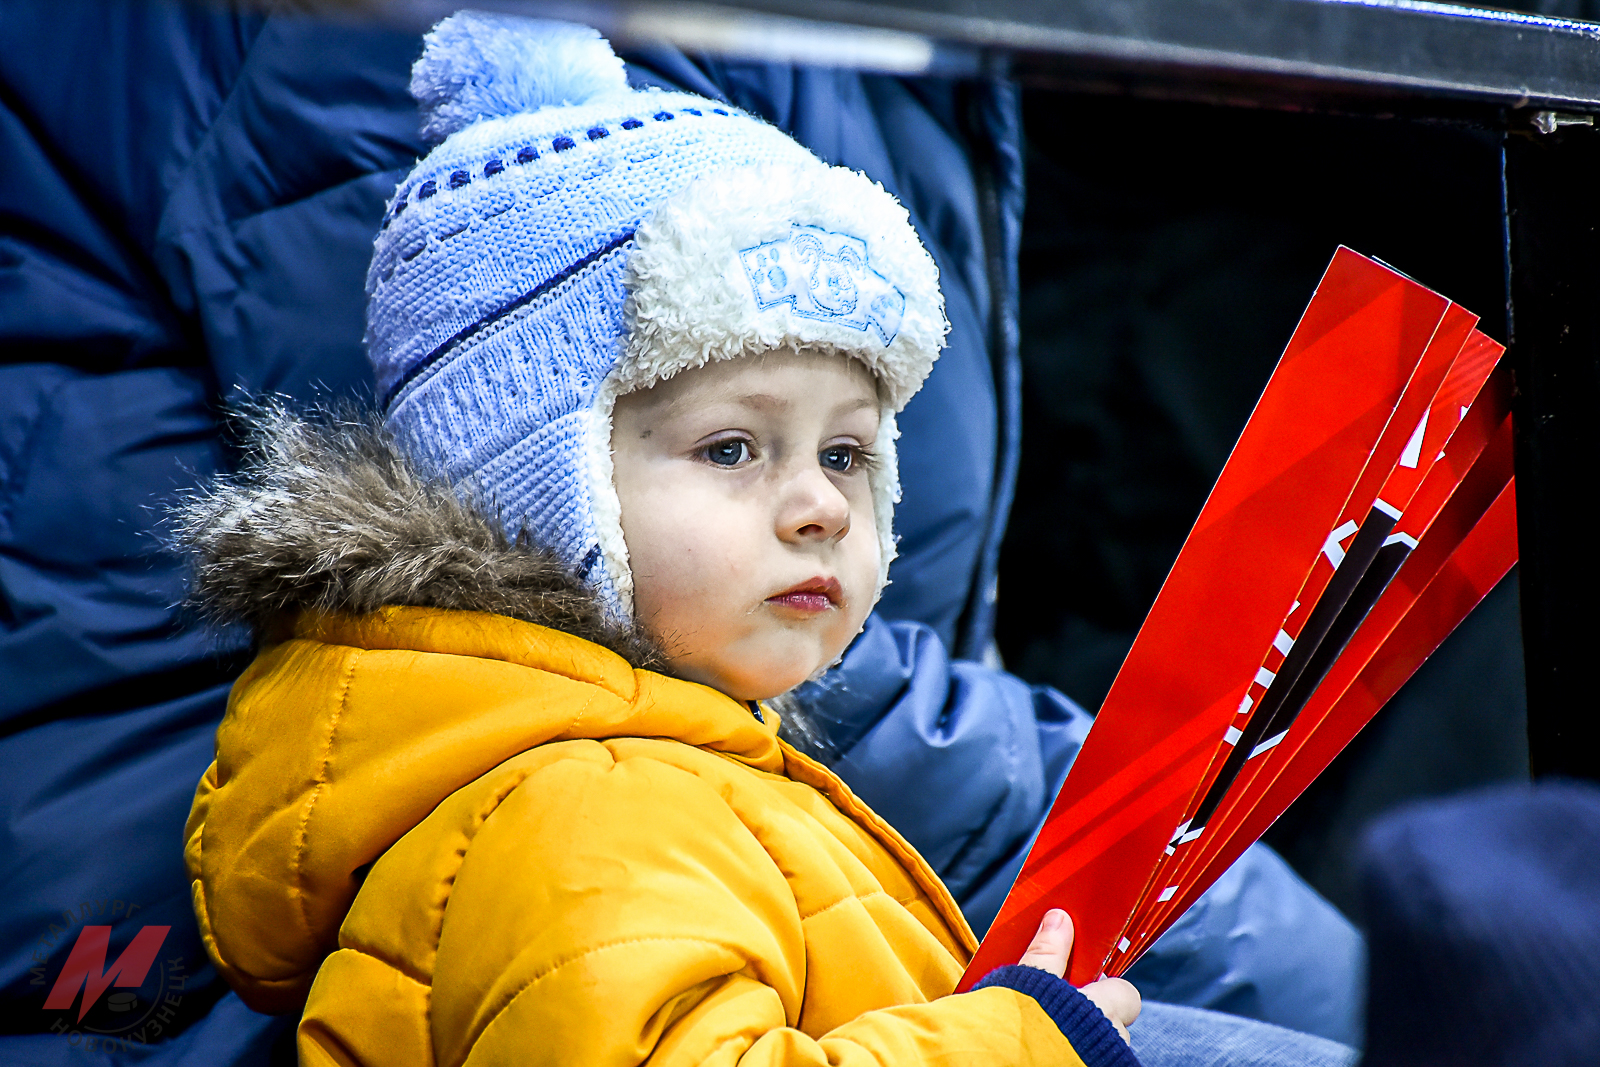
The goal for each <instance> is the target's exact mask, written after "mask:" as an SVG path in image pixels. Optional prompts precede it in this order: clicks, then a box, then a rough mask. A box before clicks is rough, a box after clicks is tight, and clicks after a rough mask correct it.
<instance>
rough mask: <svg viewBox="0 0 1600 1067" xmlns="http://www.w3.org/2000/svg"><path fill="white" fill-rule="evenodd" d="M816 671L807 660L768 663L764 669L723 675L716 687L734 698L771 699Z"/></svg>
mask: <svg viewBox="0 0 1600 1067" xmlns="http://www.w3.org/2000/svg"><path fill="white" fill-rule="evenodd" d="M816 672H817V664H814V663H811V662H810V661H809V660H807V661H806V662H804V663H793V664H791V663H785V664H781V665H780V664H769V665H767V666H766V667H765V668H764V669H760V670H754V671H740V672H739V673H738V674H737V675H734V676H731V677H724V678H723V679H722V684H721V685H719V686H717V688H718V689H721V690H722V691H723V692H724V693H726V694H727V695H728V696H731V697H733V698H734V699H735V700H771V699H772V698H773V697H775V696H781V695H782V694H784V693H787V692H788V691H789V690H791V689H793V688H794V687H795V686H797V685H799V684H800V683H801V682H803V681H805V680H806V679H807V678H810V677H811V676H812V675H814V674H815V673H816Z"/></svg>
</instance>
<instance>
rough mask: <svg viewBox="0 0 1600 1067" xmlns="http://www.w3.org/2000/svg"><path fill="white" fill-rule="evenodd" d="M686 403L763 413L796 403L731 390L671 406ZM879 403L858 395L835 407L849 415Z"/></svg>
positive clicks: (782, 397)
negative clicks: (737, 408) (738, 407)
mask: <svg viewBox="0 0 1600 1067" xmlns="http://www.w3.org/2000/svg"><path fill="white" fill-rule="evenodd" d="M685 404H692V405H693V406H694V407H697V408H698V407H702V406H707V405H710V404H735V405H739V406H742V407H749V408H753V409H754V410H756V411H760V412H763V413H770V412H773V411H781V410H783V409H784V408H787V407H791V406H792V405H793V404H794V398H793V397H789V396H780V395H778V394H776V393H735V392H732V391H729V392H727V393H722V394H720V395H717V394H713V395H711V396H709V397H704V398H702V399H700V400H699V401H690V400H689V399H688V398H687V397H684V398H679V399H677V400H674V401H673V402H672V405H671V407H672V408H681V407H683V406H684V405H685ZM878 405H879V401H878V398H877V397H875V396H873V397H865V396H862V397H856V398H855V399H853V400H849V401H846V402H844V403H841V404H840V405H839V406H838V407H837V408H835V413H836V414H839V415H848V414H851V413H853V412H857V411H862V410H866V409H871V410H874V411H875V410H877V408H878Z"/></svg>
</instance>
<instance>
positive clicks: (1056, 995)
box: [972, 964, 1139, 1067]
mask: <svg viewBox="0 0 1600 1067" xmlns="http://www.w3.org/2000/svg"><path fill="white" fill-rule="evenodd" d="M989 986H1002V987H1004V988H1006V989H1014V990H1016V991H1017V992H1018V993H1022V994H1024V995H1025V996H1030V997H1032V998H1033V999H1034V1000H1036V1001H1038V1002H1039V1007H1041V1008H1043V1009H1044V1011H1045V1014H1046V1015H1048V1016H1050V1018H1051V1019H1052V1020H1053V1021H1054V1022H1055V1024H1056V1026H1057V1027H1058V1028H1059V1029H1060V1030H1061V1033H1062V1036H1064V1037H1065V1038H1066V1039H1067V1040H1068V1041H1070V1042H1072V1050H1073V1051H1074V1052H1076V1053H1077V1054H1078V1058H1079V1059H1081V1060H1082V1061H1083V1062H1084V1064H1085V1067H1139V1060H1138V1057H1136V1056H1135V1055H1134V1054H1133V1050H1132V1049H1131V1048H1129V1047H1128V1043H1127V1042H1126V1041H1124V1040H1122V1035H1121V1034H1119V1033H1117V1028H1116V1027H1115V1026H1112V1025H1111V1020H1110V1019H1107V1018H1106V1016H1105V1013H1104V1012H1102V1011H1101V1010H1100V1009H1099V1008H1098V1007H1096V1006H1095V1003H1094V1001H1092V1000H1090V999H1089V998H1088V997H1086V996H1084V995H1083V994H1082V993H1080V992H1078V991H1077V990H1076V989H1074V988H1073V987H1072V983H1071V982H1068V981H1067V980H1066V979H1064V978H1057V977H1056V976H1055V975H1053V974H1051V973H1050V972H1049V971H1042V970H1040V969H1039V968H1037V967H1024V966H1022V965H1021V964H1014V965H1012V966H1010V967H996V968H995V969H994V970H992V971H990V972H989V973H988V974H986V975H984V976H983V978H982V979H981V980H980V981H979V982H978V984H977V985H975V986H973V987H972V988H973V989H974V990H977V989H986V988H988V987H989Z"/></svg>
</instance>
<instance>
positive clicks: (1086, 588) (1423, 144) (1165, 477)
mask: <svg viewBox="0 0 1600 1067" xmlns="http://www.w3.org/2000/svg"><path fill="white" fill-rule="evenodd" d="M1025 129H1026V132H1027V137H1028V147H1029V154H1028V197H1029V200H1028V209H1027V216H1026V221H1025V225H1024V250H1023V257H1022V265H1021V272H1022V298H1021V299H1022V350H1023V361H1024V375H1025V377H1024V388H1025V399H1024V423H1023V458H1022V469H1021V473H1020V480H1019V485H1018V491H1017V501H1016V504H1015V507H1014V509H1013V512H1012V518H1011V525H1010V531H1009V534H1008V537H1007V540H1006V544H1005V548H1004V553H1003V556H1002V564H1001V586H1000V609H999V632H998V641H999V645H1000V649H1001V653H1002V655H1003V656H1004V658H1005V662H1006V664H1007V666H1008V667H1010V668H1011V669H1013V670H1015V671H1017V672H1018V673H1019V674H1021V675H1022V676H1023V677H1025V678H1027V679H1028V680H1030V681H1035V682H1045V683H1049V684H1053V685H1056V686H1058V687H1060V688H1061V689H1063V690H1064V691H1065V692H1067V693H1068V694H1070V695H1072V696H1073V697H1075V698H1076V699H1078V700H1079V701H1081V702H1083V703H1085V704H1086V705H1089V706H1095V705H1097V704H1098V703H1099V702H1100V701H1101V700H1102V699H1103V698H1104V695H1105V693H1106V691H1107V689H1108V688H1109V687H1110V684H1111V681H1112V678H1113V677H1114V676H1115V673H1116V669H1117V667H1118V666H1119V665H1120V663H1121V661H1122V657H1123V655H1124V654H1125V653H1126V651H1127V649H1128V646H1129V645H1130V644H1131V642H1132V640H1133V635H1134V633H1135V631H1136V630H1137V628H1138V625H1139V623H1140V621H1141V620H1142V619H1143V617H1144V615H1145V612H1146V611H1147V610H1148V608H1149V606H1150V604H1151V602H1152V601H1153V600H1154V598H1155V595H1156V592H1157V591H1158V589H1159V588H1160V585H1161V581H1162V579H1163V578H1164V577H1165V576H1166V572H1167V570H1168V568H1169V567H1170V566H1171V563H1172V560H1173V559H1174V558H1175V557H1176V555H1177V552H1178V549H1179V547H1180V546H1181V544H1182V542H1183V538H1184V536H1185V535H1186V534H1187V533H1188V529H1189V526H1190V524H1191V523H1192V522H1193V521H1194V517H1195V516H1196V515H1197V514H1198V512H1199V510H1200V507H1201V505H1202V504H1203V502H1204V500H1205V496H1206V493H1207V492H1208V491H1209V489H1210V488H1211V485H1212V483H1213V482H1214V481H1215V479H1216V476H1217V474H1218V473H1219V472H1220V470H1221V468H1222V465H1223V463H1224V461H1225V460H1226V459H1227V455H1228V451H1229V449H1230V448H1231V447H1232V444H1233V442H1234V440H1235V439H1236V438H1237V436H1238V434H1239V431H1240V430H1241V429H1242V427H1243V426H1244V423H1245V421H1246V419H1247V418H1248V417H1249V414H1250V410H1251V407H1252V406H1253V404H1254V402H1255V400H1256V397H1257V396H1258V395H1259V394H1260V392H1261V389H1262V387H1263V386H1264V385H1265V383H1266V380H1267V377H1268V376H1269V374H1270V373H1271V370H1272V367H1273V366H1274V364H1275V363H1276V361H1277V358H1278V356H1279V354H1280V353H1281V351H1282V349H1283V346H1284V344H1285V342H1286V341H1287V340H1288V338H1289V336H1290V334H1291V333H1292V332H1293V330H1294V326H1295V322H1296V321H1297V319H1298V318H1299V315H1300V312H1301V311H1302V309H1303V308H1304V307H1305V304H1306V302H1307V300H1308V299H1309V298H1310V296H1311V293H1312V291H1313V290H1314V289H1315V287H1316V284H1317V279H1318V278H1319V277H1320V275H1321V273H1322V271H1323V269H1324V268H1325V267H1326V265H1327V263H1328V260H1329V258H1330V257H1331V256H1332V254H1333V251H1334V249H1335V248H1336V247H1337V246H1338V245H1340V244H1346V245H1349V246H1350V247H1352V248H1354V249H1356V250H1357V251H1359V252H1362V253H1364V254H1366V255H1370V256H1376V257H1377V258H1379V259H1382V260H1384V261H1385V262H1387V263H1389V264H1391V265H1393V266H1394V267H1396V268H1397V269H1399V270H1401V271H1403V272H1405V273H1407V274H1409V275H1410V276H1412V277H1414V278H1416V279H1417V280H1418V281H1420V282H1422V283H1423V284H1425V285H1428V286H1429V287H1431V288H1434V289H1437V290H1438V291H1440V292H1442V293H1444V294H1446V295H1448V296H1450V297H1451V298H1452V299H1454V300H1456V301H1457V302H1459V303H1461V304H1463V305H1465V306H1466V307H1468V308H1470V309H1472V310H1473V311H1475V312H1477V313H1478V314H1479V315H1481V316H1482V323H1481V328H1482V329H1484V330H1485V331H1486V332H1487V333H1489V334H1490V335H1492V336H1494V337H1496V338H1497V339H1500V340H1502V341H1503V340H1504V339H1505V314H1504V293H1505V281H1504V266H1503V253H1502V249H1503V236H1502V225H1501V212H1500V152H1499V142H1498V137H1497V135H1495V134H1493V133H1490V132H1488V131H1485V130H1482V129H1477V128H1473V127H1471V126H1468V125H1455V124H1441V123H1422V122H1416V121H1410V120H1403V119H1380V118H1368V117H1347V116H1333V115H1317V114H1306V113H1291V112H1282V111H1269V110H1254V109H1244V108H1230V107H1213V106H1207V105H1198V104H1184V103H1173V102H1163V101H1148V100H1137V99H1131V98H1126V97H1107V96H1087V95H1073V94H1068V93H1058V92H1051V91H1046V90H1030V91H1029V92H1028V94H1027V95H1026V98H1025ZM1526 766H1527V750H1526V739H1525V708H1524V704H1523V697H1522V661H1521V647H1520V637H1519V631H1518V626H1517V603H1516V594H1515V580H1514V578H1513V579H1508V581H1507V582H1506V583H1503V585H1502V588H1501V589H1499V590H1497V591H1496V593H1495V594H1494V595H1492V596H1491V597H1490V598H1489V600H1488V601H1487V602H1486V603H1485V604H1484V605H1483V607H1481V608H1480V609H1479V611H1478V613H1477V614H1476V615H1475V616H1474V617H1473V619H1472V620H1470V621H1469V623H1468V624H1467V625H1466V626H1464V627H1462V629H1461V630H1460V631H1458V632H1457V634H1456V635H1455V636H1454V637H1452V638H1451V641H1450V642H1449V643H1448V644H1447V645H1446V646H1445V647H1444V648H1443V649H1441V651H1440V652H1439V654H1438V655H1437V657H1436V659H1435V661H1434V662H1433V663H1431V664H1430V665H1429V666H1428V667H1426V668H1425V669H1424V670H1423V671H1422V672H1421V673H1419V675H1418V676H1417V677H1416V678H1415V679H1413V681H1412V683H1411V685H1409V686H1408V687H1407V688H1406V689H1405V690H1404V691H1403V692H1402V693H1401V694H1400V695H1399V696H1398V697H1397V698H1396V699H1395V700H1394V701H1392V702H1391V704H1390V706H1389V707H1388V708H1387V709H1385V711H1384V712H1383V713H1382V714H1381V715H1380V717H1379V719H1378V720H1377V721H1376V722H1375V723H1374V724H1373V725H1372V726H1371V727H1369V728H1368V730H1367V732H1366V733H1365V735H1364V736H1363V737H1362V738H1360V739H1358V740H1357V742H1356V743H1355V744H1354V745H1352V746H1351V748H1350V749H1349V750H1348V751H1347V752H1346V754H1345V755H1344V756H1343V757H1341V759H1340V760H1339V761H1338V762H1337V763H1336V764H1335V765H1334V766H1333V767H1331V768H1330V769H1329V770H1328V772H1326V773H1325V774H1324V776H1323V778H1322V779H1321V780H1320V781H1319V782H1318V784H1317V785H1315V786H1313V788H1312V789H1311V790H1310V791H1309V792H1308V793H1307V794H1306V796H1305V797H1304V798H1302V800H1301V802H1300V803H1299V804H1297V805H1296V806H1295V807H1294V808H1293V809H1291V811H1290V812H1289V813H1288V814H1287V815H1286V816H1285V817H1284V818H1283V819H1282V820H1280V822H1279V824H1278V826H1277V827H1275V828H1274V830H1273V831H1272V833H1271V834H1270V835H1269V840H1270V841H1271V842H1272V843H1273V844H1275V845H1276V846H1278V847H1279V848H1280V849H1281V850H1282V851H1283V852H1284V853H1285V854H1286V856H1287V857H1288V858H1289V859H1290V861H1291V862H1292V863H1294V864H1295V866H1296V867H1297V868H1298V869H1299V870H1300V871H1301V873H1302V874H1304V875H1305V876H1306V877H1307V878H1308V879H1310V880H1311V881H1312V882H1313V883H1314V884H1315V885H1317V886H1318V887H1319V888H1320V889H1322V890H1323V891H1324V892H1325V893H1326V894H1327V895H1328V896H1329V897H1330V898H1331V899H1333V900H1334V901H1335V902H1336V903H1338V904H1340V905H1341V906H1342V907H1345V908H1346V910H1347V911H1348V910H1351V908H1352V906H1353V901H1354V887H1353V884H1352V883H1350V882H1349V881H1348V880H1347V875H1346V871H1347V870H1348V867H1349V864H1348V863H1347V859H1348V856H1349V849H1350V847H1351V844H1352V842H1353V841H1354V839H1355V837H1356V835H1357V834H1358V833H1359V830H1360V828H1361V827H1362V826H1364V825H1365V823H1366V822H1367V821H1369V820H1370V819H1371V818H1372V817H1373V816H1375V815H1376V814H1378V813H1379V812H1381V811H1383V810H1386V809H1387V808H1388V807H1390V806H1392V805H1393V804H1395V803H1397V802H1399V801H1401V800H1403V799H1407V798H1409V797H1413V796H1422V795H1437V794H1441V793H1446V792H1452V791H1455V790H1457V789H1461V788H1465V787H1468V786H1471V785H1475V784H1478V783H1480V782H1486V781H1493V780H1499V779H1503V778H1508V777H1519V776H1521V777H1525V776H1526V773H1527V772H1526Z"/></svg>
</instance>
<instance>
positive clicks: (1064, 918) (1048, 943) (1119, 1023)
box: [1017, 908, 1140, 1045]
mask: <svg viewBox="0 0 1600 1067" xmlns="http://www.w3.org/2000/svg"><path fill="white" fill-rule="evenodd" d="M1071 951H1072V917H1071V916H1069V915H1068V914H1067V913H1066V912H1064V911H1062V910H1061V909H1060V908H1052V909H1050V910H1049V911H1047V912H1045V915H1044V921H1043V922H1041V923H1040V924H1039V932H1038V933H1037V934H1034V935H1033V944H1031V945H1029V946H1028V951H1026V952H1024V953H1023V954H1022V958H1021V959H1020V960H1018V961H1017V962H1018V963H1020V964H1022V965H1023V966H1024V967H1037V968H1039V969H1040V970H1041V971H1049V972H1050V973H1051V974H1053V975H1055V976H1056V977H1057V978H1061V977H1064V976H1065V975H1066V973H1067V955H1068V953H1070V952H1071ZM1078 992H1080V993H1082V994H1083V995H1084V996H1086V997H1088V998H1089V999H1090V1000H1092V1001H1094V1006H1095V1007H1097V1008H1099V1009H1100V1010H1101V1011H1102V1012H1104V1013H1105V1017H1106V1018H1107V1019H1110V1020H1111V1025H1112V1026H1115V1027H1116V1028H1117V1033H1119V1034H1121V1035H1122V1040H1124V1041H1127V1042H1128V1043H1129V1044H1130V1045H1131V1044H1132V1043H1133V1042H1132V1041H1130V1040H1129V1038H1128V1027H1129V1026H1131V1025H1132V1024H1133V1020H1135V1019H1137V1018H1138V1017H1139V1004H1140V1002H1139V991H1138V990H1137V989H1135V988H1133V983H1131V982H1128V981H1125V980H1124V979H1121V978H1102V979H1100V981H1098V982H1090V983H1089V984H1088V985H1086V986H1084V987H1082V988H1081V989H1079V990H1078Z"/></svg>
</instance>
